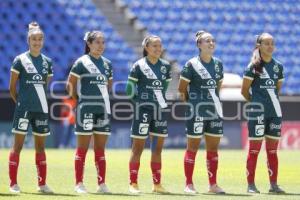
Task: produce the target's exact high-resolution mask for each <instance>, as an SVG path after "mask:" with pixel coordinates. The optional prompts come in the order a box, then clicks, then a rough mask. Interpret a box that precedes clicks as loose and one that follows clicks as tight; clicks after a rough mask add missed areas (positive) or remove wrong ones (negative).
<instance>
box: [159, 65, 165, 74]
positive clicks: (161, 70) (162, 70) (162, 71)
mask: <svg viewBox="0 0 300 200" xmlns="http://www.w3.org/2000/svg"><path fill="white" fill-rule="evenodd" d="M160 72H161V73H163V74H166V73H167V68H166V67H165V66H161V68H160Z"/></svg>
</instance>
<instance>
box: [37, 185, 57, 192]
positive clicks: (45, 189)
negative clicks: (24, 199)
mask: <svg viewBox="0 0 300 200" xmlns="http://www.w3.org/2000/svg"><path fill="white" fill-rule="evenodd" d="M37 191H38V192H41V193H45V194H53V193H54V192H53V191H52V190H51V189H50V188H49V186H48V185H40V186H38V189H37Z"/></svg>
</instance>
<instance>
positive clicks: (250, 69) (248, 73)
mask: <svg viewBox="0 0 300 200" xmlns="http://www.w3.org/2000/svg"><path fill="white" fill-rule="evenodd" d="M254 75H255V73H254V69H253V65H252V64H251V63H250V64H249V65H248V67H247V68H246V69H245V71H244V76H243V78H245V79H249V80H253V79H254Z"/></svg>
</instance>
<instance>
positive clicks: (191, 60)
mask: <svg viewBox="0 0 300 200" xmlns="http://www.w3.org/2000/svg"><path fill="white" fill-rule="evenodd" d="M198 59H199V58H198V56H194V57H192V58H190V59H189V60H188V61H186V63H185V65H184V66H186V67H192V66H193V63H196V62H197V60H198Z"/></svg>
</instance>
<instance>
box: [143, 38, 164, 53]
mask: <svg viewBox="0 0 300 200" xmlns="http://www.w3.org/2000/svg"><path fill="white" fill-rule="evenodd" d="M154 38H158V39H160V37H158V36H156V35H149V36H146V37H145V38H144V40H143V42H142V47H143V56H144V57H146V56H147V55H148V52H147V51H146V48H145V47H146V46H148V44H149V42H150V40H152V39H154Z"/></svg>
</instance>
